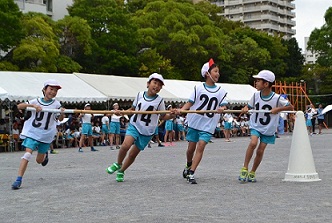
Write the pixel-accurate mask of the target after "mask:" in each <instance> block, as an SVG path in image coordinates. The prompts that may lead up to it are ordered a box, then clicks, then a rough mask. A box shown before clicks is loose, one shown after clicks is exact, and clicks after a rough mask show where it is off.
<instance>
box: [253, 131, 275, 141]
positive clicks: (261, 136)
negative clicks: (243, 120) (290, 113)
mask: <svg viewBox="0 0 332 223" xmlns="http://www.w3.org/2000/svg"><path fill="white" fill-rule="evenodd" d="M250 134H251V135H254V136H257V137H258V138H260V140H261V142H263V143H266V144H274V143H275V141H276V136H275V135H273V136H267V135H263V134H261V133H260V132H258V131H257V130H255V129H250Z"/></svg>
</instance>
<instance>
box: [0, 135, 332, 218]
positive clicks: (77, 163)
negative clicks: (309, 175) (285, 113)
mask: <svg viewBox="0 0 332 223" xmlns="http://www.w3.org/2000/svg"><path fill="white" fill-rule="evenodd" d="M291 137H292V136H291V135H288V134H286V135H284V136H282V137H281V138H280V139H277V143H276V144H275V145H269V146H268V148H267V150H266V152H265V156H264V159H263V162H262V164H261V166H260V167H259V169H258V171H257V180H258V182H257V183H255V184H253V183H247V184H240V183H239V182H238V180H237V177H238V172H239V170H240V168H241V167H242V164H243V159H244V153H245V149H246V147H247V145H248V143H249V138H248V137H241V138H234V140H235V142H232V143H226V142H224V141H223V139H215V140H214V143H211V144H209V145H208V146H207V148H206V151H205V154H204V157H203V160H202V162H201V164H200V166H199V168H198V169H197V171H196V174H195V175H196V178H197V182H198V184H197V185H189V184H187V182H186V181H185V180H184V179H183V178H182V170H183V167H184V164H185V150H186V145H187V144H186V142H178V143H177V144H176V146H174V147H165V148H158V147H157V146H156V144H153V145H152V148H151V149H148V148H147V149H146V150H145V151H144V152H142V153H141V154H140V155H139V156H138V157H137V159H136V162H135V163H134V164H133V165H132V166H131V167H130V168H129V169H128V170H127V171H126V175H125V182H123V183H117V182H116V181H115V175H108V174H107V173H106V172H105V168H106V167H107V166H108V165H109V164H111V163H112V162H114V161H115V160H116V157H117V153H118V151H111V150H109V147H97V148H98V149H99V150H100V151H99V152H90V151H89V150H88V148H85V149H84V153H78V152H77V149H75V148H69V149H60V150H59V154H57V155H52V154H51V155H50V162H49V164H48V165H47V166H46V167H42V166H40V165H38V164H36V163H35V162H31V163H30V164H29V167H28V170H27V172H26V175H25V176H24V179H23V184H22V188H21V189H20V190H17V191H14V190H11V184H12V182H13V180H15V178H16V175H17V169H18V166H19V162H20V157H21V156H22V155H23V152H14V153H0V186H1V189H0V198H1V206H0V222H79V223H83V222H89V223H90V222H119V223H122V222H123V223H126V222H151V223H152V222H153V223H154V222H172V223H173V222H282V223H285V222H298V223H304V222H308V223H309V222H310V223H312V222H332V217H331V213H332V192H331V189H332V188H331V187H332V186H331V185H332V171H331V166H332V165H331V160H332V147H331V145H332V131H329V132H328V133H327V134H323V135H314V136H313V137H310V141H311V148H312V151H313V156H314V160H315V165H316V171H317V173H318V174H319V177H320V179H322V180H321V181H319V182H306V183H300V182H284V181H283V179H284V177H285V173H286V172H287V166H288V158H289V151H290V147H291ZM300 144H301V142H299V145H300ZM34 158H35V156H34Z"/></svg>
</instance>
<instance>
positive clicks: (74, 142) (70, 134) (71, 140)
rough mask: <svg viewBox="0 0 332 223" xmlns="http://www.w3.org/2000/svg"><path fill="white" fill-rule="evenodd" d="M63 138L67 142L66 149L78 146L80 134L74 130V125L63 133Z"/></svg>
mask: <svg viewBox="0 0 332 223" xmlns="http://www.w3.org/2000/svg"><path fill="white" fill-rule="evenodd" d="M65 138H66V140H67V146H68V147H73V146H74V147H77V146H78V142H79V139H80V132H79V131H78V130H77V129H76V128H75V125H73V124H72V125H70V127H69V128H68V129H67V130H66V131H65Z"/></svg>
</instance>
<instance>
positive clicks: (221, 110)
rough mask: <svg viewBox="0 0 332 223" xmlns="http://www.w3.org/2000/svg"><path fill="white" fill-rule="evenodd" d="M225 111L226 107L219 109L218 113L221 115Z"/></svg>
mask: <svg viewBox="0 0 332 223" xmlns="http://www.w3.org/2000/svg"><path fill="white" fill-rule="evenodd" d="M224 110H225V107H218V108H217V112H218V113H219V114H221V113H223V112H224Z"/></svg>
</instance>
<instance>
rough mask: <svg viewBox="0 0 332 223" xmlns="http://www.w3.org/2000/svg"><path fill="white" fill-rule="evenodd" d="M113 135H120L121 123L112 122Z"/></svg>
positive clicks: (111, 131)
mask: <svg viewBox="0 0 332 223" xmlns="http://www.w3.org/2000/svg"><path fill="white" fill-rule="evenodd" d="M110 133H111V134H120V122H111V130H110Z"/></svg>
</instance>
